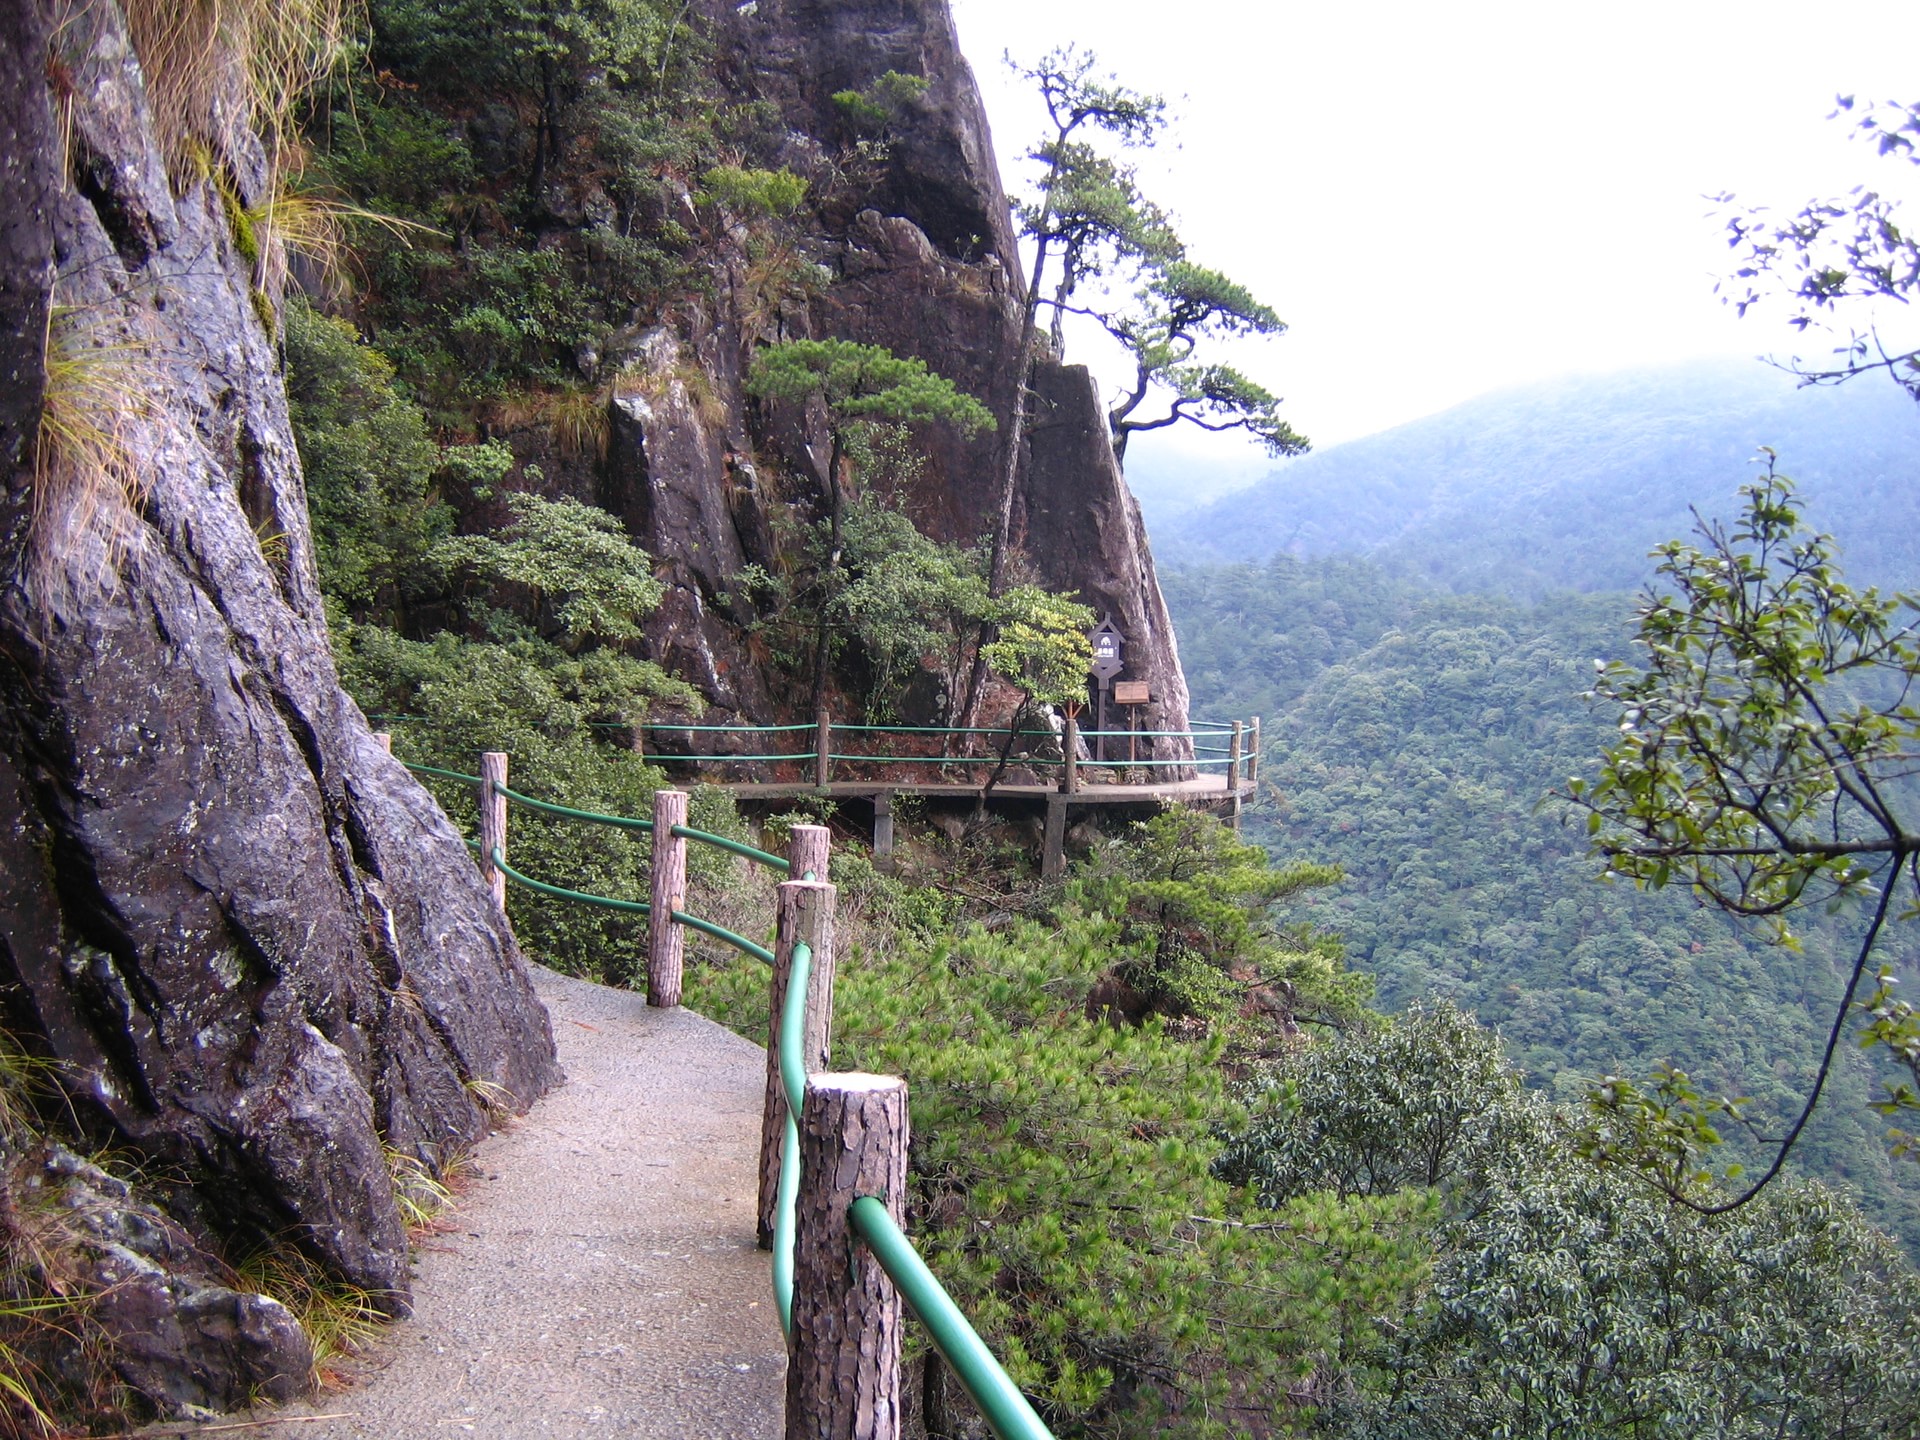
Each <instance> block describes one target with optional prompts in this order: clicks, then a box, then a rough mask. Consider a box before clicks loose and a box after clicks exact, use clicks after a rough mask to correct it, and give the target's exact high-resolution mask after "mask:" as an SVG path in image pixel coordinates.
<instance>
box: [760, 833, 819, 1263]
mask: <svg viewBox="0 0 1920 1440" xmlns="http://www.w3.org/2000/svg"><path fill="white" fill-rule="evenodd" d="M810 828H813V829H819V828H820V827H819V826H813V827H810ZM835 893H836V892H835V890H834V887H833V886H831V885H829V884H827V883H826V882H825V881H821V880H789V881H787V882H786V883H785V884H784V885H782V886H781V887H780V890H779V897H778V902H777V903H778V907H779V909H778V919H777V921H776V928H775V931H774V936H775V938H774V942H773V983H772V984H771V985H770V986H769V987H768V992H769V993H768V997H767V998H768V1003H769V1004H770V1006H771V1008H772V1018H771V1019H770V1021H769V1022H768V1025H767V1101H766V1105H765V1106H764V1107H763V1108H762V1110H761V1112H760V1208H759V1216H758V1220H757V1222H756V1223H757V1227H758V1231H759V1234H758V1239H759V1243H760V1248H761V1249H762V1250H771V1249H772V1248H773V1221H774V1208H775V1203H776V1201H777V1199H778V1194H779V1188H780V1147H781V1142H782V1141H783V1140H785V1138H786V1133H787V1088H786V1086H785V1084H784V1083H782V1080H781V1076H780V1022H781V1018H782V1015H783V1013H784V1012H785V1010H786V1005H787V981H788V978H789V977H790V976H791V975H792V974H793V947H794V946H795V945H797V944H799V943H800V942H801V941H802V940H804V941H806V943H807V944H808V945H809V946H811V947H812V948H813V968H812V970H811V971H809V973H808V977H807V1028H806V1031H805V1033H804V1034H802V1035H801V1037H800V1054H801V1057H802V1059H803V1060H804V1061H805V1064H806V1069H807V1073H808V1074H809V1075H811V1074H813V1073H814V1072H815V1071H818V1070H825V1069H826V1068H827V1066H828V1065H829V1064H830V1063H831V1062H830V1060H829V1058H828V1053H827V1052H828V1049H829V1047H830V1046H831V1045H832V1043H833V906H834V897H835Z"/></svg>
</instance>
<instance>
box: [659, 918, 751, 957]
mask: <svg viewBox="0 0 1920 1440" xmlns="http://www.w3.org/2000/svg"><path fill="white" fill-rule="evenodd" d="M668 913H669V914H671V915H672V916H673V919H674V923H675V924H677V925H684V926H686V927H687V928H688V929H689V930H698V931H699V932H700V933H701V934H702V935H711V936H713V938H714V939H716V940H724V941H726V942H727V944H729V945H731V946H733V948H734V949H736V950H738V951H739V952H740V953H741V954H742V955H751V956H752V957H753V958H754V959H756V960H758V961H759V962H760V963H761V964H762V965H771V964H773V952H772V951H771V950H769V949H767V947H766V946H764V945H756V944H754V943H753V941H751V940H749V939H747V937H746V936H744V935H736V934H734V932H733V931H731V930H729V929H727V927H726V926H724V925H716V924H714V923H713V921H711V920H702V919H701V918H700V917H699V916H698V915H689V914H688V913H687V912H686V911H684V910H672V911H669V912H668Z"/></svg>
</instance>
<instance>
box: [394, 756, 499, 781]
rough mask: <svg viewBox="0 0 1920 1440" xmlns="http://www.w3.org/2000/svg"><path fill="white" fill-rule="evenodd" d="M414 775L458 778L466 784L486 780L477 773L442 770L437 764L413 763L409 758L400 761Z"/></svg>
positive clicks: (443, 778) (445, 778)
mask: <svg viewBox="0 0 1920 1440" xmlns="http://www.w3.org/2000/svg"><path fill="white" fill-rule="evenodd" d="M400 763H401V764H402V765H404V766H406V767H407V769H409V770H411V771H412V772H413V773H414V774H416V775H433V776H436V777H437V778H439V779H441V780H460V781H464V782H465V783H466V784H468V785H484V784H486V781H484V780H482V779H481V778H480V777H479V776H478V775H462V774H461V773H460V772H459V771H458V770H442V769H440V768H439V767H438V766H437V765H415V764H414V763H413V762H412V761H411V760H402V761H401V762H400Z"/></svg>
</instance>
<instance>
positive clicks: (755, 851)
mask: <svg viewBox="0 0 1920 1440" xmlns="http://www.w3.org/2000/svg"><path fill="white" fill-rule="evenodd" d="M673 833H674V834H676V835H678V836H679V837H680V838H681V839H683V840H698V841H699V842H700V843H701V844H703V845H711V846H713V847H714V849H716V850H725V851H727V852H729V853H730V854H734V855H740V856H744V857H745V858H746V859H748V860H752V861H753V862H755V863H756V864H759V865H765V866H767V867H768V868H769V869H772V870H782V871H785V872H787V873H788V874H791V873H792V872H793V865H792V863H791V862H790V861H787V860H782V859H781V858H780V857H779V856H778V855H773V854H769V853H768V852H767V851H765V850H761V849H759V848H757V847H756V846H753V845H749V844H747V842H746V841H744V840H729V839H728V838H727V837H726V836H724V835H715V834H714V833H713V832H712V831H710V830H696V829H694V828H693V827H692V826H691V825H676V826H674V827H673Z"/></svg>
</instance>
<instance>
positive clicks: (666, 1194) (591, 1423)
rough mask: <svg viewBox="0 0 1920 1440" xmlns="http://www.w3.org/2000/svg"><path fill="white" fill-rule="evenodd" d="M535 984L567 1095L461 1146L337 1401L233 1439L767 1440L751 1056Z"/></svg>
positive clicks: (740, 1044)
mask: <svg viewBox="0 0 1920 1440" xmlns="http://www.w3.org/2000/svg"><path fill="white" fill-rule="evenodd" d="M535 982H536V986H537V988H538V990H539V992H540V997H541V999H543V1000H544V1001H545V1002H546V1004H547V1009H548V1010H549V1011H550V1012H551V1013H552V1016H553V1029H554V1038H555V1040H556V1041H557V1042H558V1044H559V1047H560V1062H561V1064H563V1065H564V1066H565V1067H566V1070H567V1077H568V1080H567V1084H566V1085H565V1086H563V1087H562V1088H561V1089H559V1090H557V1091H556V1092H554V1093H553V1094H552V1095H550V1096H548V1097H547V1098H546V1099H544V1100H542V1101H540V1102H539V1103H538V1104H537V1105H535V1106H534V1107H533V1109H532V1111H531V1112H530V1113H529V1114H528V1115H527V1117H526V1118H525V1119H524V1120H522V1121H520V1122H518V1123H517V1124H515V1125H514V1126H513V1127H511V1128H510V1129H508V1130H507V1131H506V1132H505V1133H503V1134H500V1135H496V1136H494V1137H492V1138H491V1139H489V1140H487V1141H485V1142H484V1143H483V1144H481V1145H480V1146H479V1147H478V1148H477V1149H476V1150H475V1151H474V1155H473V1166H474V1171H475V1182H474V1183H473V1185H472V1187H471V1188H470V1189H469V1190H468V1191H467V1192H466V1194H465V1195H464V1196H463V1197H462V1199H461V1201H460V1203H459V1208H458V1209H457V1211H455V1212H454V1214H453V1216H452V1222H453V1229H451V1230H450V1231H449V1232H448V1233H446V1234H443V1235H440V1236H437V1237H433V1238H431V1239H430V1240H428V1241H427V1242H426V1243H425V1244H424V1245H423V1246H422V1248H421V1253H420V1255H419V1256H418V1259H417V1263H416V1265H415V1270H414V1306H415V1311H414V1316H413V1318H412V1319H411V1320H408V1321H405V1322H403V1323H402V1324H399V1325H396V1326H394V1327H393V1329H392V1331H391V1332H390V1333H389V1334H388V1335H387V1336H386V1338H385V1339H384V1340H383V1341H382V1342H381V1343H380V1345H379V1346H378V1347H377V1349H376V1350H375V1351H374V1352H373V1353H371V1354H369V1355H368V1356H366V1357H365V1358H364V1359H363V1360H362V1361H361V1362H359V1363H358V1364H357V1365H356V1367H355V1376H354V1379H353V1382H352V1383H351V1384H349V1385H348V1386H347V1387H346V1388H345V1389H342V1390H335V1391H331V1392H329V1393H328V1394H325V1395H323V1396H321V1397H320V1399H319V1401H318V1402H316V1403H314V1404H310V1405H307V1406H303V1407H295V1408H293V1409H290V1410H288V1411H284V1412H281V1415H282V1417H283V1421H284V1422H290V1423H282V1422H269V1423H267V1424H263V1425H260V1426H259V1428H257V1429H253V1428H249V1429H247V1430H243V1431H240V1432H239V1436H240V1437H247V1436H254V1435H258V1436H265V1437H271V1440H368V1437H379V1440H401V1437H407V1440H413V1437H430V1436H442V1435H443V1436H448V1437H460V1436H465V1435H474V1436H477V1437H487V1440H520V1437H539V1440H570V1437H575V1436H581V1437H585V1436H594V1437H611V1436H623V1437H626V1436H631V1437H635V1440H655V1437H657V1440H777V1437H778V1436H779V1434H780V1430H781V1421H780V1415H781V1401H782V1394H783V1386H784V1378H783V1377H784V1373H785V1367H786V1359H785V1349H784V1347H783V1345H782V1343H781V1340H780V1330H779V1325H778V1323H777V1321H776V1320H775V1318H774V1311H773V1293H772V1289H771V1285H770V1281H769V1272H768V1263H767V1256H766V1255H764V1254H763V1253H761V1252H760V1251H758V1250H756V1249H755V1248H754V1243H753V1225H754V1214H753V1207H754V1167H755V1164H756V1158H757V1154H758V1149H759V1138H760V1105H761V1096H762V1091H763V1087H764V1084H765V1073H766V1072H765V1066H766V1060H765V1056H764V1052H763V1051H761V1050H760V1049H759V1047H757V1046H754V1045H751V1044H749V1043H748V1042H747V1041H745V1040H742V1039H741V1038H740V1037H738V1036H737V1035H734V1034H732V1033H731V1032H729V1031H727V1030H724V1029H722V1028H721V1027H720V1026H718V1025H716V1024H714V1023H713V1022H712V1021H710V1020H706V1019H703V1018H702V1017H701V1016H698V1015H695V1014H693V1013H692V1012H691V1011H687V1010H649V1009H648V1008H647V1006H646V1003H645V1001H644V1000H643V999H642V998H641V997H640V996H638V995H635V994H632V993H629V992H627V991H622V990H608V989H605V988H603V987H601V986H598V985H589V984H586V983H585V982H582V981H578V980H569V979H567V978H565V977H563V976H559V975H554V974H551V973H548V972H545V971H540V970H536V971H535ZM340 1412H348V1413H347V1418H341V1419H311V1418H308V1419H301V1418H299V1417H302V1416H308V1417H311V1416H321V1415H334V1414H339V1413H340ZM254 1418H255V1419H256V1420H258V1419H262V1418H264V1417H263V1416H259V1415H256V1416H255V1417H254Z"/></svg>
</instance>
